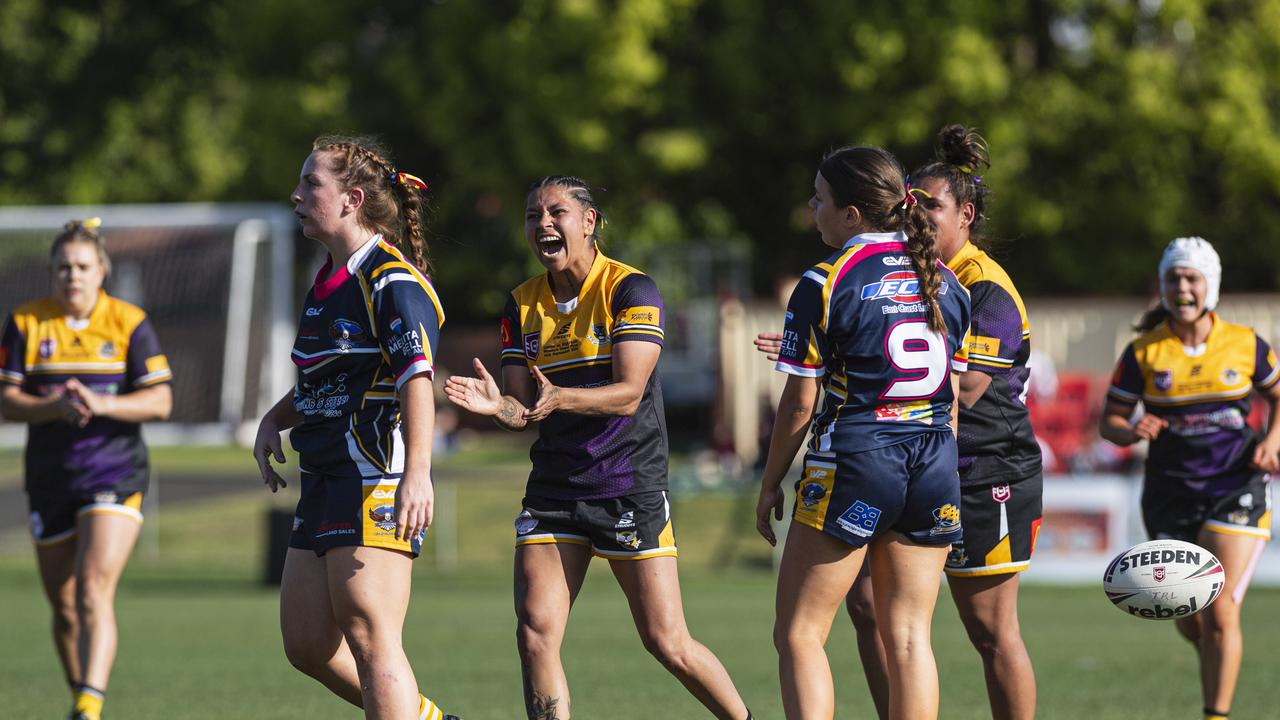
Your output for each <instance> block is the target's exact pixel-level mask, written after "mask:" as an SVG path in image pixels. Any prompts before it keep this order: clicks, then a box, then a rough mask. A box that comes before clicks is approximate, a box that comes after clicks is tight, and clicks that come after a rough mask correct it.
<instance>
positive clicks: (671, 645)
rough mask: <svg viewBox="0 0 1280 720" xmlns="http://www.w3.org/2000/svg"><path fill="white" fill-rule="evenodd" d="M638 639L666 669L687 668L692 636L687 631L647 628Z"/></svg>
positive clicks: (679, 669)
mask: <svg viewBox="0 0 1280 720" xmlns="http://www.w3.org/2000/svg"><path fill="white" fill-rule="evenodd" d="M640 641H641V642H642V643H643V644H644V649H645V650H648V651H649V654H650V655H652V656H654V657H655V658H657V660H658V662H660V663H662V665H663V667H665V668H667V669H668V670H672V671H681V670H685V669H687V668H688V666H689V654H690V651H691V648H692V646H693V638H691V637H689V634H688V633H687V632H677V631H674V630H654V629H648V630H645V631H642V632H641V633H640Z"/></svg>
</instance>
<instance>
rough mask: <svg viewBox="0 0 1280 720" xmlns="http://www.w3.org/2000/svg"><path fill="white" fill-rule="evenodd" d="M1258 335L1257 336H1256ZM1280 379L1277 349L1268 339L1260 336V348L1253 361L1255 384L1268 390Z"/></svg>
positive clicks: (1261, 388)
mask: <svg viewBox="0 0 1280 720" xmlns="http://www.w3.org/2000/svg"><path fill="white" fill-rule="evenodd" d="M1255 337H1256V336H1255ZM1277 380H1280V365H1278V364H1277V363H1276V351H1275V350H1272V349H1271V346H1270V345H1268V344H1267V341H1266V340H1263V339H1262V338H1260V337H1259V338H1258V349H1257V351H1256V355H1255V357H1254V361H1253V386H1254V387H1256V388H1258V390H1262V391H1266V390H1269V389H1270V388H1271V386H1273V385H1275V384H1276V381H1277Z"/></svg>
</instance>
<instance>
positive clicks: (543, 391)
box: [524, 365, 561, 422]
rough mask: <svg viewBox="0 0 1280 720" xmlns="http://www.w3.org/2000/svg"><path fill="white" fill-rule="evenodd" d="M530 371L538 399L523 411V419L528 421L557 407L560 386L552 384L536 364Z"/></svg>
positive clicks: (544, 415) (553, 410) (542, 416)
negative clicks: (535, 385)
mask: <svg viewBox="0 0 1280 720" xmlns="http://www.w3.org/2000/svg"><path fill="white" fill-rule="evenodd" d="M531 372H532V374H533V381H534V382H535V383H537V384H538V401H537V402H535V403H534V404H533V407H531V408H529V409H528V410H525V411H524V419H525V420H526V421H528V422H537V421H539V420H542V419H544V418H546V417H547V416H548V415H550V414H551V413H553V412H555V411H556V410H557V409H559V407H560V401H561V398H560V388H559V387H558V386H556V385H552V384H551V381H550V380H548V379H547V376H546V375H543V374H542V371H541V370H539V369H538V366H537V365H534V366H533V368H531Z"/></svg>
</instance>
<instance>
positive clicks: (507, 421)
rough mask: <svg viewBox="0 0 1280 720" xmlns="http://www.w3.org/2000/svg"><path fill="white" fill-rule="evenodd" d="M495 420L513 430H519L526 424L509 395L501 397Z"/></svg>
mask: <svg viewBox="0 0 1280 720" xmlns="http://www.w3.org/2000/svg"><path fill="white" fill-rule="evenodd" d="M497 420H498V422H499V423H500V424H502V425H504V426H505V427H508V428H511V429H513V430H519V429H520V428H522V427H524V426H525V425H526V424H527V423H525V422H524V419H523V418H522V417H521V415H520V412H519V411H518V410H517V409H516V401H515V400H512V399H511V398H509V397H504V398H502V407H500V408H498V417H497Z"/></svg>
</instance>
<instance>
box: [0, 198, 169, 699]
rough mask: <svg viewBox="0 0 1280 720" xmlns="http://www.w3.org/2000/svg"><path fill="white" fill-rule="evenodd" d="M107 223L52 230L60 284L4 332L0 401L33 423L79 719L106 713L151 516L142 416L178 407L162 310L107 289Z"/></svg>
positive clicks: (47, 543) (37, 494)
mask: <svg viewBox="0 0 1280 720" xmlns="http://www.w3.org/2000/svg"><path fill="white" fill-rule="evenodd" d="M100 225H101V221H100V220H99V219H98V218H90V219H88V220H82V221H75V220H73V221H71V222H69V223H67V224H66V227H65V228H64V229H63V231H62V233H60V234H59V235H58V236H57V237H56V238H55V239H54V241H53V247H52V249H51V250H50V252H49V269H50V275H51V280H52V285H53V294H52V295H51V296H50V297H46V298H44V299H41V300H35V301H32V302H29V303H27V304H25V305H23V306H21V307H19V308H18V309H17V310H15V311H14V312H13V314H12V315H11V316H10V317H9V321H8V323H6V325H5V329H4V337H3V340H2V341H0V388H3V390H0V412H3V414H4V417H5V419H7V420H17V421H19V422H25V423H29V424H30V430H29V431H28V433H27V451H26V456H25V461H24V474H25V476H26V483H25V488H26V491H27V496H28V498H29V501H30V509H31V537H32V540H33V541H34V542H35V546H36V561H37V565H38V566H39V568H40V580H41V583H42V584H43V586H44V591H45V595H46V596H47V597H48V598H49V603H50V605H52V607H53V642H54V647H55V648H57V651H58V658H59V660H61V661H62V669H63V673H64V674H65V676H66V679H67V684H68V685H69V686H70V688H71V693H72V698H73V699H72V709H71V714H70V718H71V720H98V718H99V717H100V715H101V712H102V704H103V700H104V699H105V693H106V690H107V680H108V678H109V677H110V675H111V667H112V665H113V664H114V663H115V655H116V633H117V631H116V617H115V594H116V584H117V582H118V581H119V580H120V575H121V573H123V572H124V566H125V564H126V563H127V562H128V560H129V554H130V552H131V551H132V550H133V546H134V543H135V542H136V541H137V539H138V532H139V529H140V528H141V527H142V495H143V493H145V492H146V490H147V482H148V475H149V473H148V466H147V448H146V445H144V444H143V442H142V435H141V423H144V422H149V421H153V420H164V419H165V418H167V417H169V411H170V408H171V407H172V405H173V394H172V392H171V391H170V389H169V383H170V381H171V380H172V379H173V374H172V373H171V372H170V371H169V361H168V360H166V359H165V356H164V354H163V353H162V352H161V350H160V342H159V340H158V339H157V338H156V333H155V330H154V329H153V328H152V326H151V321H150V320H148V319H147V315H146V313H145V312H143V311H142V310H141V309H140V308H137V307H134V306H133V305H130V304H129V303H127V302H124V301H123V300H119V299H117V298H114V297H112V296H110V295H108V294H107V293H106V292H104V291H103V289H102V285H103V282H104V281H105V280H106V278H107V275H108V273H109V272H110V271H111V261H110V258H109V257H108V256H107V251H106V247H105V245H104V238H103V235H102V233H101V230H100Z"/></svg>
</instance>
